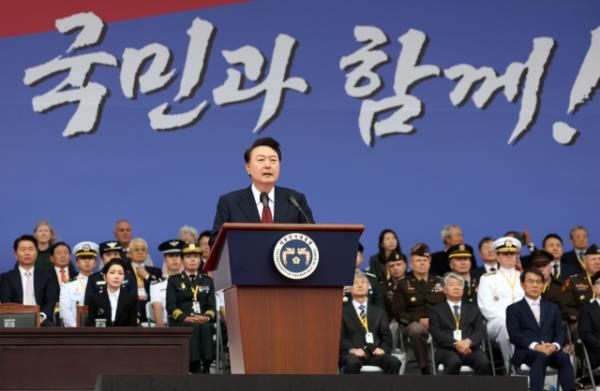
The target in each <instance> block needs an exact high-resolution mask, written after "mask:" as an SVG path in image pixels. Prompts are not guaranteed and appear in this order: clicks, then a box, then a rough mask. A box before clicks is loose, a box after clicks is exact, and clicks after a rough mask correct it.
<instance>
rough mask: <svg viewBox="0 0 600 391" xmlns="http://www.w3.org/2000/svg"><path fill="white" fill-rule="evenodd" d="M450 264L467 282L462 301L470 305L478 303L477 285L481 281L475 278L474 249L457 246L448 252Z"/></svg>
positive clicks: (466, 245)
mask: <svg viewBox="0 0 600 391" xmlns="http://www.w3.org/2000/svg"><path fill="white" fill-rule="evenodd" d="M446 253H447V254H448V259H449V262H450V270H452V271H453V272H454V273H456V274H458V275H460V276H461V277H462V278H463V281H464V282H465V287H464V291H463V295H462V299H463V301H465V302H468V303H477V285H478V283H479V279H478V278H476V277H475V276H474V272H475V270H473V269H471V266H472V265H473V247H471V246H469V245H468V244H457V245H454V246H450V247H448V249H447V250H446ZM472 270H473V271H472Z"/></svg>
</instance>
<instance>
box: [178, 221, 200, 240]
mask: <svg viewBox="0 0 600 391" xmlns="http://www.w3.org/2000/svg"><path fill="white" fill-rule="evenodd" d="M177 239H179V240H181V241H183V242H184V243H187V244H189V243H197V242H198V230H197V229H196V228H194V227H192V226H191V225H184V226H183V227H181V228H179V235H178V236H177Z"/></svg>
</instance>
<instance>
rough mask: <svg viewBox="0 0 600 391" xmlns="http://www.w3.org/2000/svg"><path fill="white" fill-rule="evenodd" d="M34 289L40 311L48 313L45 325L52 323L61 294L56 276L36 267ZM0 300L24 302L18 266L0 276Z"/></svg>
mask: <svg viewBox="0 0 600 391" xmlns="http://www.w3.org/2000/svg"><path fill="white" fill-rule="evenodd" d="M33 290H34V294H35V301H36V303H37V304H38V305H39V306H40V311H42V312H43V313H45V314H46V320H45V321H44V325H51V324H52V320H53V318H54V307H55V305H56V302H57V301H58V296H59V286H58V282H57V279H56V276H53V275H52V274H50V273H48V272H47V271H45V270H40V269H38V268H35V269H34V271H33ZM0 301H1V302H3V303H20V304H23V283H22V281H21V272H20V271H19V269H18V268H17V269H12V270H9V271H7V272H6V273H4V274H2V277H0Z"/></svg>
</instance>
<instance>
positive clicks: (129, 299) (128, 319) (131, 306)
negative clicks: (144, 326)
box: [88, 289, 138, 326]
mask: <svg viewBox="0 0 600 391" xmlns="http://www.w3.org/2000/svg"><path fill="white" fill-rule="evenodd" d="M137 301H138V300H137V295H135V294H133V293H131V292H129V291H126V290H125V289H121V292H120V293H119V300H118V302H117V314H116V316H115V321H114V322H112V321H111V307H110V300H109V299H108V293H107V289H103V290H102V291H101V292H98V293H95V294H93V295H92V296H91V297H90V300H89V304H88V308H89V315H88V326H95V325H96V319H106V326H137Z"/></svg>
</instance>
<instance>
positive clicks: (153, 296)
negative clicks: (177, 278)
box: [150, 278, 169, 324]
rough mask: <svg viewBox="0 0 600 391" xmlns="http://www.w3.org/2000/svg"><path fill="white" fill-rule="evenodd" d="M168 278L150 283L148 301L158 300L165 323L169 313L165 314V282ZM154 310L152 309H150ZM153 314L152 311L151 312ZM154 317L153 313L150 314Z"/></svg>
mask: <svg viewBox="0 0 600 391" xmlns="http://www.w3.org/2000/svg"><path fill="white" fill-rule="evenodd" d="M168 280H169V279H168V278H166V279H164V280H162V281H161V282H157V283H155V284H152V285H150V303H154V302H159V303H160V308H162V310H163V319H164V322H165V324H166V323H168V321H169V315H168V314H167V282H168ZM150 310H151V311H154V310H153V309H150ZM153 314H154V313H153ZM152 318H153V319H154V315H152Z"/></svg>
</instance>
